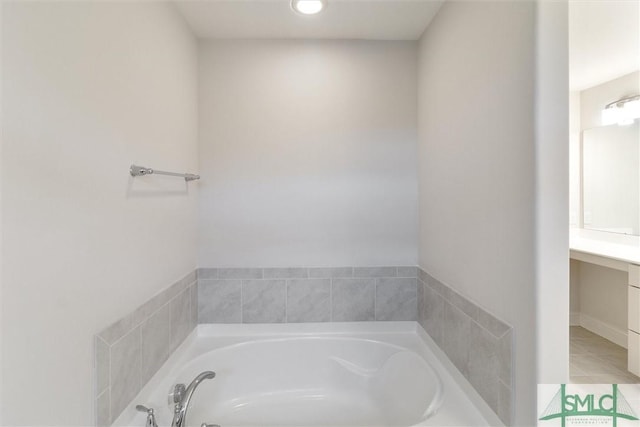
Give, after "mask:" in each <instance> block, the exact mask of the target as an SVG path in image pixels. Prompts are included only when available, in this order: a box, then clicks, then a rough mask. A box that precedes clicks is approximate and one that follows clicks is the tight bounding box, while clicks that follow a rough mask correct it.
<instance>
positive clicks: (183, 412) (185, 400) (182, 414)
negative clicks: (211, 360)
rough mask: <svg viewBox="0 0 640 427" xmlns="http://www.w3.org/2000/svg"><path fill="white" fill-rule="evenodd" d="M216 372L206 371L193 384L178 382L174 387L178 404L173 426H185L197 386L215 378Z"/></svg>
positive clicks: (174, 398)
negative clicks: (186, 384)
mask: <svg viewBox="0 0 640 427" xmlns="http://www.w3.org/2000/svg"><path fill="white" fill-rule="evenodd" d="M215 376H216V373H215V372H213V371H204V372H202V373H201V374H199V375H198V376H197V377H195V379H194V380H193V381H191V384H189V385H188V386H186V387H185V385H184V384H177V385H176V386H175V387H174V389H173V402H174V403H175V404H176V406H175V407H174V411H173V421H172V422H171V427H184V426H185V419H186V418H187V409H189V402H190V401H191V396H193V393H194V392H195V391H196V388H198V386H199V385H200V383H201V382H202V381H204V380H210V379H213V378H214V377H215Z"/></svg>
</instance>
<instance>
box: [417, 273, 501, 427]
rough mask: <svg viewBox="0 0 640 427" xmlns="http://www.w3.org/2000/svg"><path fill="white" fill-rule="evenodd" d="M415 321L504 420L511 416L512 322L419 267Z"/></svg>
mask: <svg viewBox="0 0 640 427" xmlns="http://www.w3.org/2000/svg"><path fill="white" fill-rule="evenodd" d="M418 295H419V296H418V306H419V309H418V312H419V315H418V322H419V323H420V325H422V327H423V328H424V330H425V331H426V332H427V333H428V334H429V335H430V336H431V338H433V340H434V341H435V342H436V344H437V345H438V346H439V347H440V348H441V349H442V350H443V351H444V352H445V353H446V355H447V356H448V357H449V359H450V360H451V362H453V364H454V365H455V366H456V368H458V370H459V371H460V372H461V373H462V375H464V377H465V378H466V379H467V380H468V381H469V383H471V385H472V386H473V387H474V388H475V389H476V391H477V392H478V394H480V396H481V397H482V398H483V399H484V401H485V402H487V404H488V405H489V407H491V409H493V411H494V412H495V413H496V414H497V415H498V417H499V418H500V419H501V420H502V422H504V423H505V425H511V422H512V408H513V405H512V402H513V394H512V384H513V378H512V363H513V360H512V359H513V358H512V348H513V331H512V328H511V327H510V326H509V325H507V324H506V323H504V322H503V321H501V320H500V319H498V318H497V317H495V316H494V315H492V314H491V313H489V312H488V311H486V310H484V309H483V308H481V307H480V306H479V305H477V304H475V303H474V302H472V301H470V300H469V299H467V298H465V297H463V296H462V295H460V294H459V293H457V292H456V291H454V290H453V289H452V288H450V287H449V286H447V285H445V284H444V283H442V282H440V281H439V280H437V279H436V278H434V277H432V276H431V275H429V274H428V273H426V272H425V271H424V270H422V269H419V270H418Z"/></svg>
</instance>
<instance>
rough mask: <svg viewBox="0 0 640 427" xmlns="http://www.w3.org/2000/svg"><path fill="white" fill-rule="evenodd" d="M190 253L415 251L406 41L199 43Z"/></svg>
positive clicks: (318, 262) (411, 81)
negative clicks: (194, 238)
mask: <svg viewBox="0 0 640 427" xmlns="http://www.w3.org/2000/svg"><path fill="white" fill-rule="evenodd" d="M200 54H201V64H200V85H201V86H200V87H201V92H200V171H201V173H202V175H203V176H204V179H203V181H202V183H201V192H200V222H199V235H200V244H199V251H200V252H199V265H200V266H202V267H210V266H227V267H242V266H245V267H247V266H248V267H267V266H276V267H277V266H280V267H286V266H338V265H415V264H416V261H417V260H416V254H417V238H416V235H417V172H416V169H417V164H416V163H417V162H416V139H417V136H416V102H417V101H416V80H417V79H416V57H417V44H416V43H415V42H366V41H344V40H340V41H298V40H289V41H217V42H206V43H203V44H202V45H201V49H200Z"/></svg>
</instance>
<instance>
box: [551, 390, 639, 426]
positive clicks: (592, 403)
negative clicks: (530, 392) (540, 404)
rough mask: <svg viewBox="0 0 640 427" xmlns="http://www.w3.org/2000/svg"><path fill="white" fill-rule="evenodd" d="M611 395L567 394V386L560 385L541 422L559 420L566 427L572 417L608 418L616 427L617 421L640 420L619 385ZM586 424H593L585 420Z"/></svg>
mask: <svg viewBox="0 0 640 427" xmlns="http://www.w3.org/2000/svg"><path fill="white" fill-rule="evenodd" d="M611 387H612V390H611V394H601V395H596V394H584V395H581V394H567V393H566V384H561V385H560V390H558V392H557V393H556V394H555V395H554V396H553V398H552V399H551V402H549V405H548V406H547V408H546V409H545V410H544V412H543V413H542V416H541V417H540V421H547V420H552V419H556V418H559V419H560V421H561V423H562V427H565V425H566V420H567V418H571V417H583V418H584V417H608V418H611V420H612V422H613V427H616V426H617V425H618V424H617V420H618V419H619V418H623V419H626V420H632V421H633V420H636V421H637V420H638V418H637V417H636V414H635V413H634V412H633V409H631V406H630V405H629V402H627V399H625V397H624V396H623V395H622V393H621V392H620V390H619V389H618V385H617V384H612V386H611ZM584 421H585V425H586V424H592V422H590V421H589V420H587V419H585V420H584Z"/></svg>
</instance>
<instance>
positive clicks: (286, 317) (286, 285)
mask: <svg viewBox="0 0 640 427" xmlns="http://www.w3.org/2000/svg"><path fill="white" fill-rule="evenodd" d="M284 323H289V280H285V281H284Z"/></svg>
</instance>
